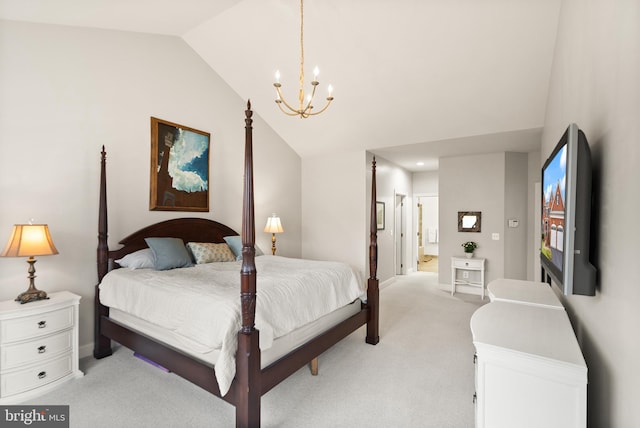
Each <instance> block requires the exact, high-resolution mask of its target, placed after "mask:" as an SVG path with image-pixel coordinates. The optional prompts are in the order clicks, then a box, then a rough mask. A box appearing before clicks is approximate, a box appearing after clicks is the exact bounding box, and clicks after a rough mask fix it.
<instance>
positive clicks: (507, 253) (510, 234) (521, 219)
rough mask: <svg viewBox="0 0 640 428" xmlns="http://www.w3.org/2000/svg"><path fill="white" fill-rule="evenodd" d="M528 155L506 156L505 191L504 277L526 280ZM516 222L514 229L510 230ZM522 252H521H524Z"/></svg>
mask: <svg viewBox="0 0 640 428" xmlns="http://www.w3.org/2000/svg"><path fill="white" fill-rule="evenodd" d="M527 178H528V175H527V154H526V153H511V152H509V153H505V183H504V184H505V187H504V216H505V228H504V277H505V278H512V279H526V278H527V261H528V259H527V257H526V254H527V252H526V248H527V235H528V233H527V232H528V230H529V228H528V225H529V216H528V211H527V207H528V204H527V203H528V201H529V199H530V194H529V192H528V186H527V185H528V181H527ZM509 220H516V221H517V222H518V226H517V227H510V226H509ZM523 250H524V251H523Z"/></svg>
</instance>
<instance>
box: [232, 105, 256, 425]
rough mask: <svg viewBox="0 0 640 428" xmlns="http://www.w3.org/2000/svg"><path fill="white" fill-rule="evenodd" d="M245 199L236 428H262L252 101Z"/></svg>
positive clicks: (247, 113) (248, 119) (247, 127)
mask: <svg viewBox="0 0 640 428" xmlns="http://www.w3.org/2000/svg"><path fill="white" fill-rule="evenodd" d="M244 113H245V120H244V121H245V153H244V195H243V208H242V269H241V271H240V301H241V304H242V329H241V330H240V332H239V333H238V351H237V354H236V381H237V386H238V387H237V389H236V390H237V393H238V397H237V402H236V427H245V428H249V427H259V426H260V397H261V396H262V385H261V377H260V376H261V372H260V347H259V343H260V340H259V338H260V333H259V332H258V330H256V328H255V315H256V264H255V240H256V236H255V216H254V207H253V137H252V129H253V128H252V126H251V125H252V123H253V119H252V118H251V116H252V115H253V112H252V111H251V101H248V102H247V109H246V110H245V112H244Z"/></svg>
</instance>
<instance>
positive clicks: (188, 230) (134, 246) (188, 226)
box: [109, 217, 238, 268]
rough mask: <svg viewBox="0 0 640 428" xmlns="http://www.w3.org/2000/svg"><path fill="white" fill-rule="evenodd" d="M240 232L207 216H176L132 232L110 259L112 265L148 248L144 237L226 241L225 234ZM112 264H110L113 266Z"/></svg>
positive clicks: (188, 240)
mask: <svg viewBox="0 0 640 428" xmlns="http://www.w3.org/2000/svg"><path fill="white" fill-rule="evenodd" d="M237 234H238V233H237V232H236V231H235V230H233V229H231V228H230V227H228V226H225V225H224V224H222V223H218V222H217V221H213V220H208V219H206V218H190V217H186V218H174V219H171V220H165V221H161V222H159V223H155V224H152V225H150V226H147V227H144V228H142V229H140V230H138V231H137V232H134V233H132V234H131V235H129V236H127V237H126V238H124V239H122V240H121V241H120V242H119V243H120V244H121V245H122V247H121V248H119V249H117V250H113V251H109V261H110V265H112V262H113V260H117V259H119V258H122V257H124V256H125V255H127V254H130V253H133V252H134V251H138V250H141V249H143V248H147V243H146V242H145V241H144V238H150V237H157V238H164V237H169V238H181V239H182V240H183V241H184V243H185V244H186V243H187V242H216V243H222V242H224V239H223V238H224V237H225V236H234V235H237ZM111 267H112V266H109V268H111Z"/></svg>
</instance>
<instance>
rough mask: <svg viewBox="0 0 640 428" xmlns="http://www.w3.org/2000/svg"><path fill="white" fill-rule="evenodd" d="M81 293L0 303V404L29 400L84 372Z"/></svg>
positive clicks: (80, 375) (61, 293)
mask: <svg viewBox="0 0 640 428" xmlns="http://www.w3.org/2000/svg"><path fill="white" fill-rule="evenodd" d="M79 303H80V296H76V295H75V294H73V293H69V292H67V291H62V292H58V293H51V294H49V299H47V300H39V301H36V302H29V303H25V304H23V305H22V304H20V303H18V302H15V301H13V300H7V301H4V302H0V404H14V403H20V402H22V401H25V400H28V399H31V398H33V397H35V396H37V395H40V394H43V393H45V392H47V391H50V390H51V389H53V388H56V387H57V386H59V385H60V384H62V383H64V382H66V381H68V380H71V379H74V378H78V377H82V376H83V375H84V374H83V373H82V372H81V371H80V369H79V367H78V305H79Z"/></svg>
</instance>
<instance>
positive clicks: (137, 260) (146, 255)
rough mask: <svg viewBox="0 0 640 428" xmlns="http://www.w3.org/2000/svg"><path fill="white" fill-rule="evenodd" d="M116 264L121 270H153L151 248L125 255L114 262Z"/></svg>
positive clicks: (153, 259) (153, 260) (153, 261)
mask: <svg viewBox="0 0 640 428" xmlns="http://www.w3.org/2000/svg"><path fill="white" fill-rule="evenodd" d="M116 263H118V264H119V265H120V266H121V267H123V268H129V269H153V267H154V263H155V258H154V257H153V251H151V248H145V249H143V250H138V251H135V252H133V253H130V254H127V255H126V256H124V257H123V258H121V259H119V260H116Z"/></svg>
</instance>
